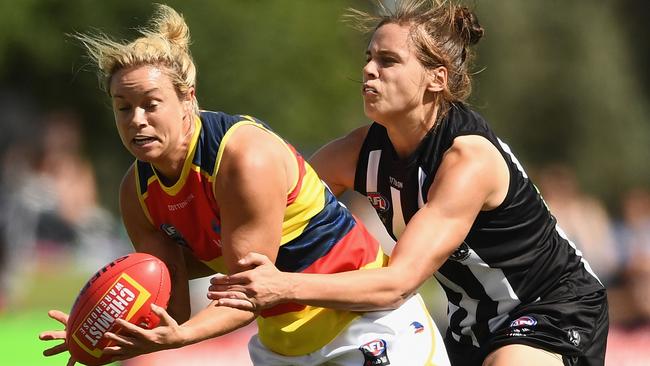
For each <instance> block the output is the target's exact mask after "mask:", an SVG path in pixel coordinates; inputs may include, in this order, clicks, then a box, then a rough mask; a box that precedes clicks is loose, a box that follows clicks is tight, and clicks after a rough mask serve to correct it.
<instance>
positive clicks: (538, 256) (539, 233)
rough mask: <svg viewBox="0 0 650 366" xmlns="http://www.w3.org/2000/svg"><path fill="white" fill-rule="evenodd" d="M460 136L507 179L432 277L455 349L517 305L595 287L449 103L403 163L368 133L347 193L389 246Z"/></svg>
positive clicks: (534, 199)
mask: <svg viewBox="0 0 650 366" xmlns="http://www.w3.org/2000/svg"><path fill="white" fill-rule="evenodd" d="M463 135H479V136H482V137H484V138H486V139H487V140H488V141H490V142H491V143H492V144H493V145H494V146H495V147H496V148H497V149H498V150H499V152H500V153H501V155H502V156H503V158H504V159H505V161H506V163H507V165H508V169H509V172H510V185H509V188H508V193H507V195H506V198H505V199H504V201H503V203H502V204H501V205H500V206H499V207H497V208H495V209H494V210H491V211H482V212H480V213H479V214H478V216H477V217H476V220H475V221H474V224H473V225H472V227H471V229H470V231H469V233H468V234H467V237H466V238H465V240H464V241H463V242H462V243H459V244H460V246H459V247H458V249H457V250H456V251H455V252H454V253H453V254H452V255H451V256H450V257H449V259H448V260H447V261H446V262H445V263H444V264H443V265H442V267H441V268H440V269H439V270H438V271H437V273H435V277H436V279H437V280H438V282H439V283H440V284H441V286H442V287H443V288H444V290H445V292H446V294H447V298H448V309H447V310H448V320H449V328H448V334H450V335H451V336H452V337H453V339H455V340H456V341H457V342H460V343H462V344H469V345H474V346H480V345H482V344H483V342H484V341H485V340H486V338H487V336H488V335H489V334H490V333H491V332H492V331H494V330H495V329H496V328H497V327H498V326H499V325H501V324H502V323H503V322H504V321H505V320H506V318H507V317H508V312H510V311H511V310H513V309H514V308H515V307H516V306H517V305H519V304H521V303H524V304H525V303H530V302H534V301H538V300H539V299H540V298H543V299H544V300H547V298H546V297H547V296H549V297H551V298H553V297H556V296H558V295H556V293H557V292H559V291H555V292H553V290H555V289H557V287H558V286H562V285H566V284H568V288H570V289H571V291H569V292H570V293H571V295H572V296H580V295H584V294H588V293H591V292H594V291H597V290H600V289H602V285H601V284H600V281H599V280H598V279H597V277H596V275H595V274H594V273H593V272H592V270H591V268H590V267H589V264H588V263H587V262H586V261H585V260H584V259H583V258H582V254H581V253H580V251H579V250H577V249H576V247H575V245H574V244H573V243H572V242H570V241H569V240H568V239H567V238H566V236H565V235H564V233H563V232H562V230H561V229H560V228H559V227H558V226H557V222H556V220H555V218H554V217H553V216H552V215H551V213H550V212H549V210H548V208H547V206H546V204H545V203H544V201H543V199H542V197H541V196H540V194H539V192H538V190H537V188H536V187H535V186H534V185H533V183H532V182H531V180H530V179H529V177H528V175H527V174H526V172H525V171H524V170H523V168H522V166H521V165H520V163H519V161H518V160H517V158H516V157H515V156H514V155H513V154H512V151H511V150H510V148H509V147H508V146H507V145H506V144H505V143H503V142H502V141H501V140H500V139H499V138H498V137H497V136H496V135H495V134H494V133H493V131H492V130H491V129H490V127H489V126H488V124H487V122H486V121H485V120H484V119H483V118H482V117H481V116H480V115H478V114H477V113H475V112H473V111H471V110H470V109H468V108H467V107H466V106H464V105H463V104H453V105H452V107H451V108H450V111H449V113H448V114H447V115H446V116H445V117H444V118H443V119H441V120H440V121H439V122H438V123H436V125H435V126H434V127H433V128H432V130H431V131H429V133H428V134H427V135H426V136H425V138H424V139H423V140H422V142H421V143H420V145H419V146H418V148H417V149H416V150H415V152H414V153H413V154H412V155H411V156H409V157H408V158H406V159H400V158H399V157H398V156H397V154H396V152H395V150H394V148H393V145H392V144H391V141H390V139H389V137H388V134H387V132H386V129H385V128H384V127H383V126H381V125H379V124H377V123H374V124H373V125H372V126H371V127H370V129H369V131H368V134H367V136H366V139H365V141H364V143H363V145H362V148H361V151H360V155H359V160H358V164H357V168H356V177H355V190H357V191H359V192H360V193H362V194H364V195H366V196H367V197H368V199H369V200H370V202H371V204H372V205H373V206H374V208H375V210H376V211H377V214H378V215H379V217H380V219H381V221H382V222H383V224H384V226H385V227H386V229H387V231H388V232H389V233H390V234H391V235H392V237H393V239H395V240H397V239H399V237H400V235H401V234H402V232H403V231H404V228H405V226H406V224H408V222H409V220H410V219H411V217H413V215H414V214H415V213H416V211H417V210H418V209H419V208H420V207H422V206H423V205H424V204H425V203H426V202H427V193H428V191H429V187H430V186H431V184H432V183H433V181H434V179H435V175H436V172H437V170H438V167H439V166H440V163H441V161H442V158H443V154H444V153H445V151H447V150H448V149H449V148H450V147H451V145H452V143H453V141H454V139H455V138H456V137H458V136H463ZM397 245H399V244H397ZM566 296H569V294H566Z"/></svg>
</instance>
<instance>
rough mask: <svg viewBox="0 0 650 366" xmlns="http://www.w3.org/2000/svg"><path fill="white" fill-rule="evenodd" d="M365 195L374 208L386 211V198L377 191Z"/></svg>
mask: <svg viewBox="0 0 650 366" xmlns="http://www.w3.org/2000/svg"><path fill="white" fill-rule="evenodd" d="M366 195H367V196H368V201H370V204H371V205H372V207H374V208H375V210H377V211H380V212H386V211H388V207H389V206H388V200H387V199H385V198H384V196H382V195H381V194H380V193H379V192H368V193H367V194H366Z"/></svg>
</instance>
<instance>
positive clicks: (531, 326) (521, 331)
mask: <svg viewBox="0 0 650 366" xmlns="http://www.w3.org/2000/svg"><path fill="white" fill-rule="evenodd" d="M536 326H537V319H535V318H533V317H532V316H529V315H524V316H521V317H519V318H517V319H515V320H513V321H512V322H510V328H509V329H508V333H507V335H508V336H510V337H525V336H527V335H529V334H531V333H533V332H534V331H535V327H536Z"/></svg>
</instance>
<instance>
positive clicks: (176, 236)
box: [160, 224, 192, 249]
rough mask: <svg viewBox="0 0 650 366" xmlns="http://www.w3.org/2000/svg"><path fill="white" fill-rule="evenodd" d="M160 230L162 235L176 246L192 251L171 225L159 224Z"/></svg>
mask: <svg viewBox="0 0 650 366" xmlns="http://www.w3.org/2000/svg"><path fill="white" fill-rule="evenodd" d="M160 230H162V231H163V233H165V234H166V235H167V236H168V237H169V238H170V239H171V240H173V241H175V242H176V244H178V245H180V246H182V247H185V248H188V249H192V248H190V246H189V244H187V241H186V240H185V238H184V237H183V235H181V233H180V232H179V231H178V230H177V229H176V228H175V227H174V226H173V225H169V224H161V225H160Z"/></svg>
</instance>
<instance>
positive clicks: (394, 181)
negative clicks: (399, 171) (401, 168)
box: [388, 176, 404, 189]
mask: <svg viewBox="0 0 650 366" xmlns="http://www.w3.org/2000/svg"><path fill="white" fill-rule="evenodd" d="M388 180H389V181H390V185H391V186H393V187H395V188H397V189H402V188H404V183H402V182H400V181H398V180H397V179H395V178H393V177H390V176H389V177H388Z"/></svg>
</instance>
